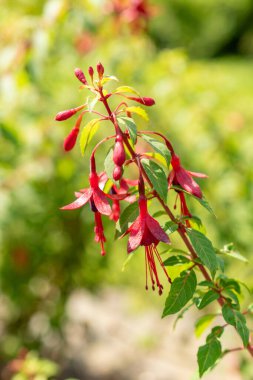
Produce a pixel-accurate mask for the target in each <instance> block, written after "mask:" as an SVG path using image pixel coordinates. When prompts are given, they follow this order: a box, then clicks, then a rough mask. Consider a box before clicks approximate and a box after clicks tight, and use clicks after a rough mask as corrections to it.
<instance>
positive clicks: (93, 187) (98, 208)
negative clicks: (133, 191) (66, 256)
mask: <svg viewBox="0 0 253 380" xmlns="http://www.w3.org/2000/svg"><path fill="white" fill-rule="evenodd" d="M99 178H100V176H98V175H97V173H96V172H95V171H91V174H90V177H89V181H90V187H89V188H87V189H81V190H80V191H79V192H76V193H75V195H76V197H77V199H76V200H75V201H74V202H72V203H70V204H68V205H66V206H63V207H61V210H75V209H78V208H80V207H82V206H84V205H85V204H86V203H88V202H89V203H90V208H91V210H92V211H93V212H94V218H95V228H94V232H95V241H96V242H97V243H100V245H101V255H102V256H104V255H105V249H104V242H105V241H106V238H105V235H104V228H103V223H102V218H101V214H103V215H107V216H110V215H111V214H112V208H111V206H110V204H109V202H108V200H107V198H110V199H112V200H117V201H119V200H120V199H124V198H125V197H127V195H128V194H127V193H124V194H114V195H112V194H106V193H104V192H103V191H102V190H101V189H100V187H99Z"/></svg>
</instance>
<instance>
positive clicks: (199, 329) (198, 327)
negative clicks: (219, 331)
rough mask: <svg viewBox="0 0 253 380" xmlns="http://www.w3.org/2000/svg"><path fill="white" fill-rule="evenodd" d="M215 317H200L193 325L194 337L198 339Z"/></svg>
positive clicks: (210, 315)
mask: <svg viewBox="0 0 253 380" xmlns="http://www.w3.org/2000/svg"><path fill="white" fill-rule="evenodd" d="M216 317H217V315H216V314H206V315H203V316H202V317H200V318H199V319H198V320H197V321H196V323H195V335H196V337H197V338H199V337H200V336H201V335H202V334H203V332H204V331H205V330H206V329H207V328H208V327H209V326H210V324H211V323H212V322H213V320H214V319H215V318H216Z"/></svg>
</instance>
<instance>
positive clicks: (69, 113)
mask: <svg viewBox="0 0 253 380" xmlns="http://www.w3.org/2000/svg"><path fill="white" fill-rule="evenodd" d="M82 108H84V105H83V106H79V107H76V108H71V109H70V110H66V111H61V112H58V114H57V115H56V116H55V120H57V121H63V120H67V119H69V118H70V117H71V116H73V115H75V114H76V113H77V112H78V111H80V110H81V109H82Z"/></svg>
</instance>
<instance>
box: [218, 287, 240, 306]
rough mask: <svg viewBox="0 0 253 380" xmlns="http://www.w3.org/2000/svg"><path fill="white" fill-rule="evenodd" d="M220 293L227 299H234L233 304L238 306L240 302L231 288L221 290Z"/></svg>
mask: <svg viewBox="0 0 253 380" xmlns="http://www.w3.org/2000/svg"><path fill="white" fill-rule="evenodd" d="M222 295H223V296H224V297H226V298H227V299H230V300H231V301H234V303H235V306H239V304H240V302H239V299H238V297H237V295H236V294H235V293H234V292H233V290H230V289H224V290H223V291H222Z"/></svg>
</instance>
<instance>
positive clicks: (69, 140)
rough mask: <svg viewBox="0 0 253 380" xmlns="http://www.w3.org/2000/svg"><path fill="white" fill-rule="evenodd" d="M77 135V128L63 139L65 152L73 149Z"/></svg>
mask: <svg viewBox="0 0 253 380" xmlns="http://www.w3.org/2000/svg"><path fill="white" fill-rule="evenodd" d="M78 133H79V128H76V127H74V128H73V129H72V131H71V132H70V134H69V135H68V136H67V137H66V138H65V140H64V144H63V147H64V150H66V152H68V151H69V150H71V149H73V148H74V146H75V144H76V139H77V136H78Z"/></svg>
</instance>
